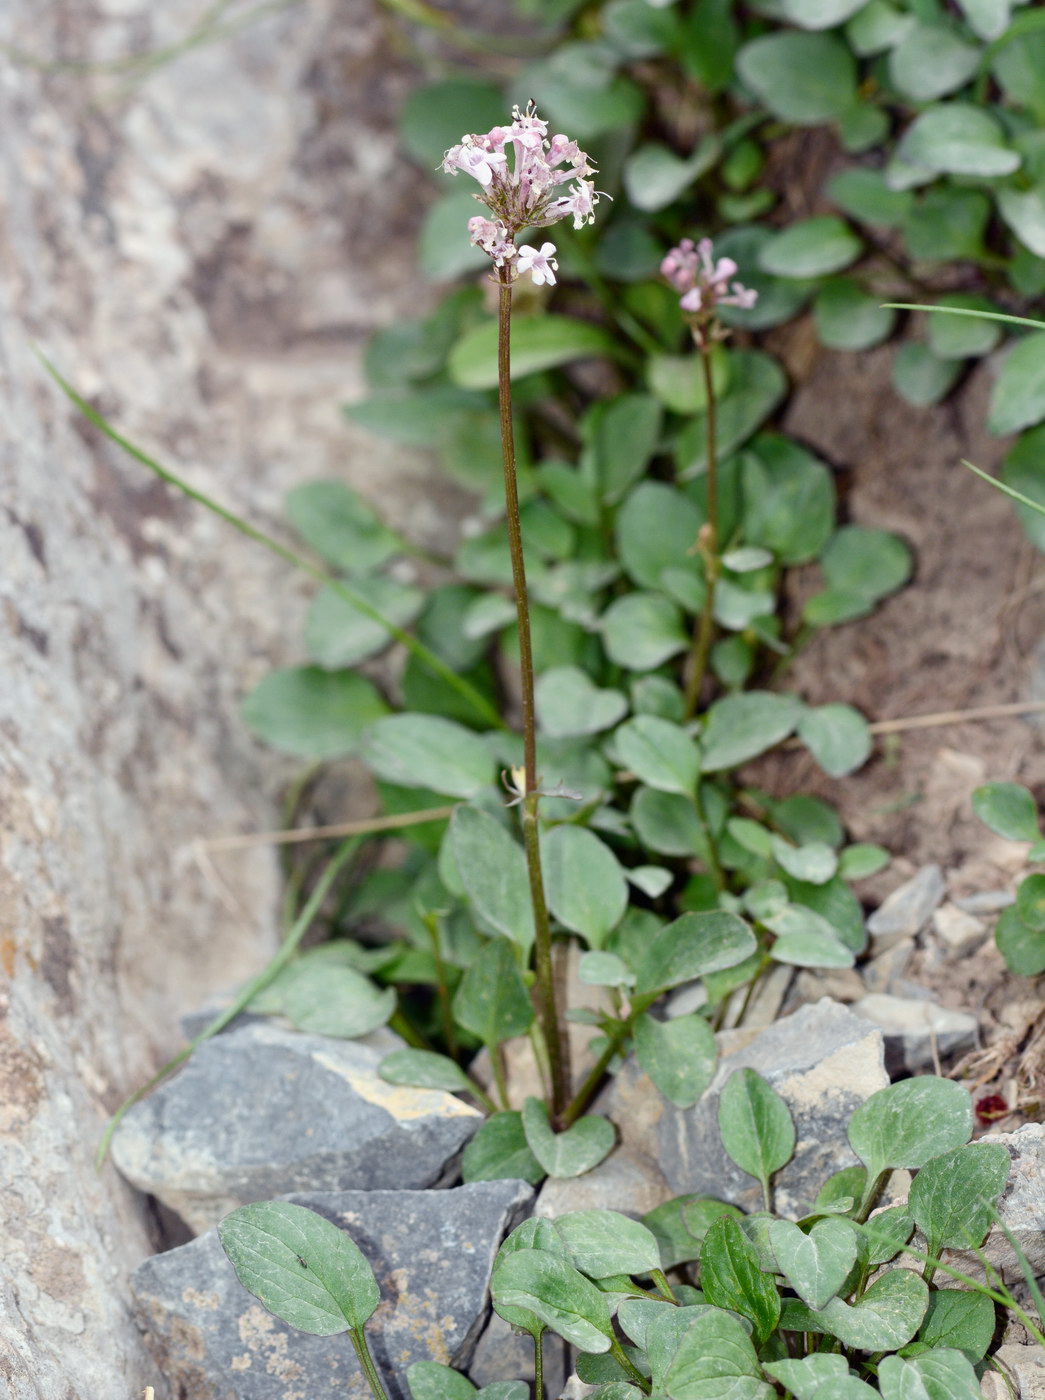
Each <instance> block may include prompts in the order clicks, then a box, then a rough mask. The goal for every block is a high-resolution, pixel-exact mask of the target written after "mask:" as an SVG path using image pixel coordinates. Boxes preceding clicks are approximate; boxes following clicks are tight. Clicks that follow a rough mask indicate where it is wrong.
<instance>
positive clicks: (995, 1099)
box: [976, 1094, 1012, 1123]
mask: <svg viewBox="0 0 1045 1400" xmlns="http://www.w3.org/2000/svg"><path fill="white" fill-rule="evenodd" d="M1011 1111H1012V1110H1011V1109H1010V1108H1009V1105H1008V1104H1007V1103H1006V1102H1005V1100H1004V1099H1003V1098H1002V1096H1001V1095H1000V1094H988V1095H987V1097H986V1098H983V1099H980V1100H979V1102H978V1103H977V1105H976V1117H977V1118H978V1119H979V1120H980V1122H981V1123H993V1122H994V1120H995V1119H996V1118H1008V1116H1009V1114H1010V1112H1011Z"/></svg>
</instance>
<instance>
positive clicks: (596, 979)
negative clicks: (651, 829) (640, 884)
mask: <svg viewBox="0 0 1045 1400" xmlns="http://www.w3.org/2000/svg"><path fill="white" fill-rule="evenodd" d="M651 868H652V867H651ZM628 873H629V876H630V875H631V873H632V872H631V871H629V872H628ZM577 976H578V977H579V978H580V980H581V981H582V982H583V983H584V985H585V986H586V987H633V986H634V985H635V974H634V973H633V972H632V971H631V970H630V969H629V967H628V965H627V963H626V962H625V961H624V959H623V958H619V957H618V956H617V954H616V953H582V954H581V957H580V961H579V962H578V964H577Z"/></svg>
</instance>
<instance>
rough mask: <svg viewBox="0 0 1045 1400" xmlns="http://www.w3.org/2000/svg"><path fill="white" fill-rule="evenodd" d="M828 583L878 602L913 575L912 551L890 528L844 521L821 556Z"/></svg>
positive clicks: (844, 591) (845, 591) (839, 589)
mask: <svg viewBox="0 0 1045 1400" xmlns="http://www.w3.org/2000/svg"><path fill="white" fill-rule="evenodd" d="M820 564H821V567H822V568H823V571H824V578H825V579H826V580H827V583H828V586H829V587H830V588H832V589H836V590H837V591H838V592H840V593H846V594H849V595H855V596H857V597H860V598H866V599H868V600H869V601H871V602H877V601H878V599H879V598H884V597H886V595H887V594H889V593H895V592H896V590H897V589H898V588H902V587H903V585H904V584H905V583H906V582H907V580H908V579H909V578H910V576H911V569H912V567H913V561H912V559H911V551H910V549H909V548H908V547H907V545H906V544H905V543H904V542H903V540H901V539H900V538H899V536H897V535H893V534H890V533H889V531H888V530H869V529H866V528H865V527H863V526H860V525H843V526H842V528H841V529H840V530H838V531H837V532H836V533H835V534H834V535H833V536H832V538H831V542H830V543H829V544H828V546H827V548H826V549H825V550H824V552H823V554H822V555H821V558H820Z"/></svg>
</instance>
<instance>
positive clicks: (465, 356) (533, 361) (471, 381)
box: [450, 203, 620, 389]
mask: <svg viewBox="0 0 1045 1400" xmlns="http://www.w3.org/2000/svg"><path fill="white" fill-rule="evenodd" d="M472 208H473V211H474V209H475V205H474V203H473V205H472ZM619 353H620V347H619V345H618V343H617V341H616V340H615V339H614V338H613V337H612V336H611V335H609V334H608V332H606V331H604V330H603V329H602V327H601V326H596V325H594V324H593V323H592V322H591V321H577V320H574V319H573V318H572V317H570V316H554V315H545V316H518V317H516V318H515V319H514V320H513V322H512V378H513V379H522V378H523V377H524V376H526V375H528V374H536V373H537V372H538V371H539V370H544V369H556V368H557V367H558V366H559V365H566V364H569V363H570V362H571V361H572V360H587V359H591V358H592V357H593V356H596V355H608V356H609V357H610V358H614V357H616V356H617V355H618V354H619ZM450 375H451V378H452V379H453V381H454V383H455V384H460V385H461V386H462V388H465V389H493V388H495V387H496V385H497V322H496V321H482V322H480V324H479V325H477V326H475V327H473V328H472V330H470V331H466V332H465V334H464V335H463V336H462V338H461V339H460V340H459V341H458V342H457V344H456V345H455V346H454V348H453V350H452V351H451V352H450Z"/></svg>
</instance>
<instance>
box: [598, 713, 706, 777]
mask: <svg viewBox="0 0 1045 1400" xmlns="http://www.w3.org/2000/svg"><path fill="white" fill-rule="evenodd" d="M613 737H614V743H615V745H616V749H617V753H618V755H619V756H620V761H621V762H622V763H623V764H624V765H625V766H626V767H628V768H630V769H631V771H632V772H633V773H634V774H635V776H636V777H637V778H638V779H639V780H640V781H641V782H644V783H647V784H648V785H649V786H650V787H652V788H657V789H658V790H659V791H660V792H678V793H681V794H682V795H683V797H692V796H693V793H694V792H695V791H696V787H697V781H698V779H699V777H700V750H699V749H698V748H697V746H696V744H695V743H694V742H693V740H692V739H691V738H690V736H689V735H688V734H687V733H686V731H685V730H684V729H683V728H682V726H681V725H678V724H672V723H671V721H670V720H666V719H660V718H658V717H657V716H656V715H637V716H636V717H635V718H634V719H631V720H629V721H628V722H627V724H622V725H621V727H620V728H619V729H618V730H617V732H616V734H615V735H614V736H613Z"/></svg>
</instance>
